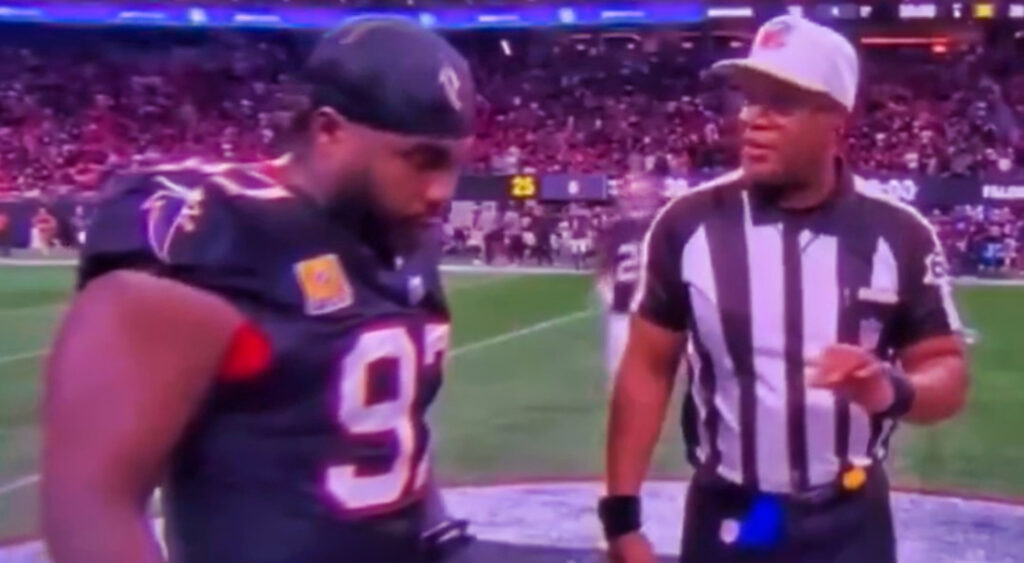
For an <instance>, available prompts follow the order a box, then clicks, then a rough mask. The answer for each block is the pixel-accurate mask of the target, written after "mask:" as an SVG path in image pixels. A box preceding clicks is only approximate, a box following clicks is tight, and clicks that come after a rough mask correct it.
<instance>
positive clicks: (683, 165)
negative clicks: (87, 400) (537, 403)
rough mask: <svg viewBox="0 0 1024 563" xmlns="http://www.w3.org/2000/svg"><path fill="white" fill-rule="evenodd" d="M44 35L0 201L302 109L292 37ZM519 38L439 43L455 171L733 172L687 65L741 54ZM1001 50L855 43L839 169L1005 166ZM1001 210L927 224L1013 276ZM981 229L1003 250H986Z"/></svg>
mask: <svg viewBox="0 0 1024 563" xmlns="http://www.w3.org/2000/svg"><path fill="white" fill-rule="evenodd" d="M23 31H25V30H23ZM53 33H54V34H64V39H65V40H62V41H58V40H53V38H52V37H46V38H44V39H43V40H41V39H40V34H38V33H31V32H28V31H25V32H23V33H18V32H17V31H15V32H12V33H8V34H6V35H5V38H4V39H3V40H2V41H0V194H3V193H7V194H12V193H16V194H21V195H29V196H31V195H43V196H50V195H57V194H62V193H69V192H82V191H90V190H95V189H96V188H97V187H98V186H99V185H100V184H101V183H102V181H103V179H104V178H105V177H106V176H107V175H108V174H109V173H110V172H111V171H113V170H118V169H124V168H130V167H132V166H135V165H138V164H140V163H143V162H148V161H154V160H168V159H180V158H185V157H188V156H203V157H207V158H225V159H232V160H256V159H261V158H265V157H268V156H270V155H272V154H274V153H275V152H276V151H278V150H279V149H280V148H281V146H282V143H283V142H284V141H285V140H286V138H287V134H288V124H289V122H290V118H291V116H292V115H293V114H294V111H295V110H296V109H297V108H299V107H301V103H302V100H303V96H302V86H301V83H300V81H299V80H298V78H297V76H296V75H295V70H296V69H297V61H299V60H300V59H301V57H302V54H303V45H304V44H303V41H304V38H303V37H301V36H298V35H296V34H293V33H284V32H273V33H270V32H265V33H249V34H238V33H234V32H233V33H227V32H223V33H222V32H202V33H197V32H190V33H186V34H182V33H181V32H174V31H153V30H148V31H147V32H146V33H145V34H142V33H139V32H132V31H110V30H67V29H64V30H54V31H53ZM524 37H526V36H519V37H518V38H517V39H516V40H513V41H511V43H509V42H507V41H505V40H502V41H501V43H500V45H501V48H498V45H499V38H498V37H496V35H495V34H490V35H488V34H475V35H474V34H469V35H466V36H462V35H460V36H455V37H454V38H453V39H454V41H455V42H456V43H457V44H458V45H459V46H460V47H461V48H462V50H463V51H464V52H466V53H467V55H468V56H469V58H470V59H471V62H472V64H473V66H474V68H475V71H476V73H477V81H478V83H479V91H480V95H481V100H480V102H481V103H480V104H479V106H480V113H481V127H480V132H479V136H478V141H477V143H476V145H475V148H474V153H473V158H472V162H471V171H473V172H476V173H505V174H511V173H520V172H525V173H530V172H601V173H606V174H610V175H611V176H612V177H621V176H623V175H625V174H627V173H630V172H641V171H654V172H657V173H661V174H673V175H681V176H686V175H692V174H713V173H716V172H720V171H723V170H725V169H728V168H730V167H732V166H734V165H735V160H734V159H735V154H736V150H735V147H733V146H731V143H733V142H734V141H733V138H734V135H732V133H733V131H734V129H735V116H736V113H737V108H738V106H739V104H740V100H738V99H737V96H736V95H735V93H734V91H733V90H731V89H730V88H728V86H727V85H725V84H724V83H722V81H720V80H717V79H715V78H714V77H709V76H708V75H707V74H706V73H705V72H703V71H704V70H705V69H706V68H707V67H708V66H709V64H710V63H711V62H712V60H713V59H715V58H720V57H722V56H730V55H735V54H737V53H738V52H740V51H742V50H744V49H745V48H746V47H745V45H744V44H742V42H739V41H737V40H734V39H730V40H726V41H718V42H716V43H715V47H714V48H713V49H708V48H705V49H698V48H697V45H695V44H694V42H692V41H681V42H676V43H673V44H671V45H668V44H666V43H665V42H664V41H662V42H661V43H659V44H658V45H655V43H654V42H651V41H648V40H647V38H646V37H644V36H642V35H634V34H632V33H621V34H616V35H614V36H612V37H598V36H587V37H582V38H581V37H576V38H572V39H564V40H552V39H551V38H550V37H549V38H546V39H545V40H544V41H543V42H537V43H533V44H531V43H530V41H527V40H525V39H524ZM1008 55H1009V54H1008V53H1004V52H1002V51H999V50H994V51H991V52H990V51H982V50H980V49H977V48H974V49H970V50H965V51H958V52H947V53H932V52H925V51H923V50H917V51H913V52H905V51H904V52H896V51H892V50H884V51H877V50H873V49H868V50H867V51H866V52H865V54H864V68H863V70H862V73H863V75H864V78H865V79H864V81H863V82H864V84H866V88H865V90H864V92H863V94H862V99H861V101H860V103H859V104H858V110H857V116H856V120H855V122H854V123H855V125H854V127H853V128H852V129H851V131H850V132H849V136H848V146H849V154H850V158H851V161H852V163H853V166H854V167H855V169H858V170H870V171H874V172H902V173H907V172H920V173H927V174H931V175H938V176H944V175H946V176H975V177H981V176H986V175H990V174H1001V173H1014V172H1016V171H1018V170H1020V169H1021V168H1022V167H1024V139H1022V137H1021V135H1020V132H1019V127H1018V122H1019V121H1020V118H1021V116H1024V72H1020V73H1019V72H1017V70H1018V69H1017V68H1015V66H1014V64H1013V63H1012V62H1008V60H1009V59H1010V58H1011V57H1009V56H1008ZM504 212H505V211H504V210H501V211H499V212H498V213H504ZM558 213H564V212H563V211H559V212H558ZM1010 215H1012V214H1010V212H1009V211H1006V212H999V213H993V212H991V210H964V209H959V210H953V211H951V212H949V213H948V214H947V215H942V217H944V218H943V219H940V218H939V216H938V215H936V220H937V221H941V222H942V224H943V225H945V226H944V227H943V229H944V230H943V233H944V235H943V236H944V240H946V241H947V244H948V245H949V246H950V248H951V250H953V253H954V254H955V255H956V256H967V257H975V258H970V259H966V258H965V259H963V260H965V262H964V264H967V263H968V262H969V263H970V264H969V266H970V267H967V266H964V265H961V267H960V268H959V269H961V270H963V271H966V270H971V269H975V266H977V267H983V266H981V265H982V264H985V266H984V267H985V268H989V269H999V268H1002V267H1004V265H1006V264H1013V265H1016V258H1015V256H1016V246H1017V242H1019V241H1020V240H1021V236H1022V235H1024V233H1022V232H1021V231H1022V229H1021V228H1020V224H1019V221H1017V220H1016V219H1015V218H1013V217H1011V216H1010ZM563 219H564V218H560V219H557V220H551V221H543V223H544V224H545V225H547V224H549V223H550V224H553V225H555V226H557V225H558V224H560V223H562V222H564V221H563ZM594 223H595V224H597V223H599V221H595V222H594ZM1011 223H1012V224H1011ZM511 225H512V223H511V222H506V221H494V222H493V224H484V225H471V224H460V225H458V226H456V227H452V228H450V231H451V234H452V238H451V242H452V245H453V246H452V247H453V248H455V249H458V251H459V252H462V251H464V250H465V248H466V247H469V248H476V247H479V249H480V250H479V253H480V258H481V259H484V258H486V259H488V260H490V259H493V258H494V257H495V256H497V255H499V254H501V253H500V252H498V251H495V252H491V251H490V249H502V248H506V249H507V248H509V247H510V245H509V244H507V243H508V241H509V238H508V236H509V234H511V235H512V236H513V238H514V239H515V238H516V237H518V234H517V233H516V230H517V229H512V228H511ZM950 225H951V226H950ZM509 229H512V230H511V233H508V234H506V233H505V231H509ZM545 229H547V230H548V231H551V232H555V233H556V235H557V228H554V227H550V228H549V227H545ZM997 230H998V235H999V236H1000V237H1004V236H1008V237H1010V238H1012V239H1013V241H1014V242H1013V243H1012V244H1010V243H1007V242H1006V241H1005V240H1002V241H1000V242H998V244H997V243H996V242H993V241H994V240H995V238H996V234H997V233H996V231H997ZM497 231H501V233H502V234H500V235H492V234H489V233H492V232H497ZM456 233H459V234H458V236H456ZM488 237H489V238H488ZM531 237H534V238H535V240H536V237H539V238H540V239H541V240H544V241H546V240H548V239H549V238H550V235H549V233H547V232H545V233H533V234H532V235H531ZM484 238H487V240H488V241H494V243H493V244H491V243H485V242H484ZM563 238H564V240H568V237H563ZM979 240H985V241H987V242H985V243H983V244H981V243H977V241H979ZM499 241H500V242H501V244H498V242H499ZM471 243H475V244H471ZM511 246H512V247H513V248H515V245H514V244H513V245H511ZM981 248H986V249H987V250H985V251H982V250H980V249H981ZM958 249H959V250H958ZM995 249H998V252H997V251H996V250H995ZM554 250H555V253H556V254H557V248H555V249H554ZM485 251H486V252H485ZM520 254H521V253H519V252H518V251H514V252H513V253H512V256H513V259H519V258H517V257H519V256H520ZM1011 255H1012V256H1013V257H1014V258H1009V256H1011ZM982 256H989V258H988V259H983V258H981V257H982ZM993 256H1000V257H1001V258H999V260H998V264H997V263H996V259H995V258H992V257H993ZM524 258H528V256H524Z"/></svg>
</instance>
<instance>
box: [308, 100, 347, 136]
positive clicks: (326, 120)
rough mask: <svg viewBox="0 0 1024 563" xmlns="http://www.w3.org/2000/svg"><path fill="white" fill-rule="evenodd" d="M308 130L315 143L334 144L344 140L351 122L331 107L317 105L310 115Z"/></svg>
mask: <svg viewBox="0 0 1024 563" xmlns="http://www.w3.org/2000/svg"><path fill="white" fill-rule="evenodd" d="M309 122H310V130H311V131H312V135H313V139H314V141H315V142H317V143H327V144H336V143H340V142H343V141H344V138H345V134H346V133H347V132H348V130H349V129H351V124H350V123H349V121H348V120H347V119H345V117H344V116H343V115H341V114H340V113H338V112H337V110H335V109H334V108H332V107H327V106H323V107H319V108H317V109H315V110H313V114H312V115H311V116H310V120H309Z"/></svg>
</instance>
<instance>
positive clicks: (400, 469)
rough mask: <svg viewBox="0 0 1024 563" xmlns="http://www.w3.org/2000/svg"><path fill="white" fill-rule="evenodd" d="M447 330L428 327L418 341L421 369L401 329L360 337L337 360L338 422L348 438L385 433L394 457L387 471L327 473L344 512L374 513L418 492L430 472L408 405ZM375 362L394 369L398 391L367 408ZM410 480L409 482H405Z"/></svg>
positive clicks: (346, 468) (342, 468) (349, 468)
mask: <svg viewBox="0 0 1024 563" xmlns="http://www.w3.org/2000/svg"><path fill="white" fill-rule="evenodd" d="M448 331H449V329H448V325H447V324H430V325H427V329H426V331H425V334H424V336H425V338H424V342H423V356H422V357H423V365H420V363H419V360H418V357H419V355H418V354H417V353H416V352H417V347H416V343H415V342H413V338H412V336H411V335H410V333H409V330H408V329H407V328H406V327H403V326H393V327H388V328H381V329H377V330H371V331H368V332H365V333H363V334H361V335H360V336H359V339H358V340H357V341H356V345H355V346H353V348H352V350H351V351H350V352H349V353H348V354H346V355H345V357H344V358H342V360H341V366H340V368H341V384H340V386H339V391H340V393H339V394H340V406H339V408H338V423H339V424H340V425H341V427H342V428H343V429H344V430H345V431H346V432H347V433H348V434H349V435H350V436H352V437H354V438H356V439H358V437H359V436H360V435H363V436H370V435H373V436H380V435H382V434H385V435H386V434H390V435H391V437H393V439H394V443H395V444H396V454H395V457H394V461H393V462H392V464H391V467H390V469H388V470H387V471H386V472H383V473H376V474H373V475H360V472H359V468H358V466H357V465H354V464H353V465H338V466H334V467H331V468H329V469H328V470H327V490H328V492H329V493H330V494H331V496H333V497H334V498H335V500H337V501H338V502H339V503H340V504H341V506H342V507H344V508H345V509H346V510H358V511H365V510H374V509H378V508H384V507H387V506H388V505H391V504H394V503H396V502H398V501H400V500H402V497H403V496H404V495H405V494H407V493H411V492H415V491H418V490H419V489H420V488H421V487H422V486H423V484H424V483H425V482H426V479H427V475H428V473H429V463H430V461H429V455H428V454H427V453H426V452H423V453H422V455H420V456H418V457H419V459H418V460H417V459H416V457H417V456H416V453H417V450H418V449H422V448H421V444H417V435H416V427H415V421H414V420H413V416H414V412H413V404H414V402H415V400H416V387H417V384H418V381H419V378H420V372H421V370H422V369H423V368H425V367H429V366H434V365H436V364H437V362H440V361H441V359H442V357H443V354H444V351H445V350H446V349H447V346H448ZM380 360H392V361H394V362H395V363H396V364H397V390H396V393H395V396H394V397H393V398H391V399H389V400H386V401H380V402H376V403H374V404H370V402H369V397H367V392H368V390H369V389H370V376H371V370H370V369H369V367H370V365H371V364H372V363H374V362H377V361H380ZM410 480H412V482H411V483H410Z"/></svg>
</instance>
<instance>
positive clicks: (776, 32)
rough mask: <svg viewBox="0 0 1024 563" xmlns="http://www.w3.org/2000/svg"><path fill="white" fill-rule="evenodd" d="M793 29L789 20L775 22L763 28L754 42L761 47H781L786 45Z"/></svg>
mask: <svg viewBox="0 0 1024 563" xmlns="http://www.w3.org/2000/svg"><path fill="white" fill-rule="evenodd" d="M792 31H793V27H792V26H791V25H789V22H785V21H778V22H773V23H771V24H768V25H767V26H765V28H764V29H762V30H761V33H759V34H758V36H757V40H756V41H755V42H754V44H755V45H756V46H757V47H759V48H761V49H781V48H782V47H785V46H786V38H788V37H789V34H790V33H792Z"/></svg>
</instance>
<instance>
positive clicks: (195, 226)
mask: <svg viewBox="0 0 1024 563" xmlns="http://www.w3.org/2000/svg"><path fill="white" fill-rule="evenodd" d="M207 178H208V174H204V173H203V172H201V171H196V170H176V171H168V172H163V173H162V172H152V171H146V172H143V173H135V174H123V175H118V176H115V177H114V178H112V179H111V180H110V181H109V182H108V185H107V186H106V188H105V189H106V190H107V195H106V197H105V199H104V200H103V201H101V202H100V204H99V205H98V206H97V209H96V215H95V218H94V220H93V222H92V224H91V225H90V227H89V231H88V234H87V236H86V245H85V248H84V249H83V254H82V259H81V263H80V270H79V283H80V285H84V284H85V283H86V282H87V281H89V280H90V279H92V278H95V277H97V276H99V275H102V274H104V273H106V272H109V271H111V270H115V269H122V268H132V269H145V270H160V269H161V268H162V267H164V266H166V265H186V264H196V263H201V262H206V261H209V260H213V259H214V258H213V256H212V253H215V252H217V250H218V248H223V246H222V245H221V244H211V243H212V242H213V241H217V240H223V239H225V238H226V235H227V234H229V231H230V229H231V227H230V225H231V222H230V220H226V216H229V215H230V212H229V210H227V209H224V207H225V206H224V202H223V201H220V202H217V201H215V200H216V199H218V198H217V193H216V192H217V191H218V190H216V189H207V188H205V187H204V184H205V183H206V180H207Z"/></svg>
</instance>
